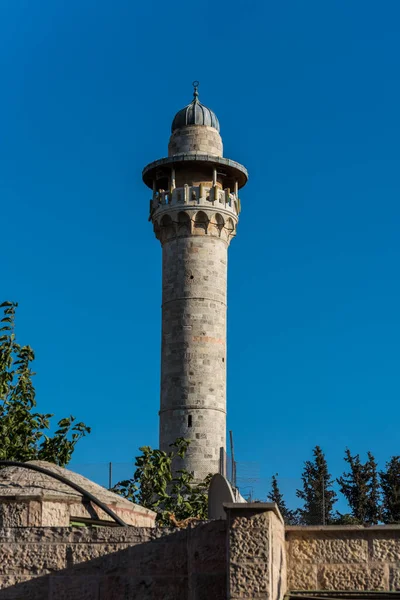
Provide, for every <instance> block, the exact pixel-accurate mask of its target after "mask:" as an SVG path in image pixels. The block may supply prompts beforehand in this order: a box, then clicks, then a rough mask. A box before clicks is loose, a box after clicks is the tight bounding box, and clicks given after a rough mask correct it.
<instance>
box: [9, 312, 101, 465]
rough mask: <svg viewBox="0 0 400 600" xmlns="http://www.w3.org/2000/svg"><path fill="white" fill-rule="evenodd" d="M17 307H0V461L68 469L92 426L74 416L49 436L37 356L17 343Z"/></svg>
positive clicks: (61, 421) (61, 423) (48, 420)
mask: <svg viewBox="0 0 400 600" xmlns="http://www.w3.org/2000/svg"><path fill="white" fill-rule="evenodd" d="M17 306H18V304H17V303H15V302H8V301H7V302H3V303H2V304H1V305H0V308H1V309H2V311H3V317H2V319H1V320H0V323H1V327H0V439H1V445H0V460H16V461H21V462H24V461H28V460H47V461H49V462H53V463H55V464H57V465H60V466H65V465H66V464H68V462H69V461H70V460H71V457H72V454H73V452H74V450H75V447H76V444H77V443H78V442H79V440H80V439H81V438H82V437H84V436H85V435H86V434H88V433H90V427H87V425H85V424H84V423H82V422H77V421H76V419H75V417H73V416H72V415H71V416H68V417H64V418H63V419H61V420H59V421H58V424H57V427H56V428H55V431H54V433H53V434H50V430H51V427H52V421H51V420H52V417H53V416H54V415H53V414H51V413H40V412H37V411H36V393H35V387H34V385H33V383H32V378H33V377H34V375H35V373H34V372H33V371H32V368H31V365H32V362H33V361H34V359H35V354H34V351H33V350H32V348H31V347H30V346H23V345H21V344H19V343H18V342H17V338H16V333H15V313H16V309H17Z"/></svg>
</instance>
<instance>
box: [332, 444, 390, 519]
mask: <svg viewBox="0 0 400 600" xmlns="http://www.w3.org/2000/svg"><path fill="white" fill-rule="evenodd" d="M344 460H345V461H346V462H347V464H348V465H349V467H350V470H349V472H348V473H343V475H342V477H339V478H338V480H337V481H338V483H339V486H340V491H341V492H342V494H343V495H344V497H345V498H346V500H347V502H348V505H349V507H350V510H351V515H352V517H353V518H354V520H355V522H357V523H360V524H361V525H362V524H369V525H373V524H376V523H377V522H378V521H379V514H380V506H379V499H380V492H379V479H378V473H377V464H376V462H375V459H374V457H373V455H372V454H371V452H368V460H367V461H366V462H365V463H362V462H361V460H360V455H359V454H355V455H354V456H352V454H351V452H350V450H349V449H348V448H347V449H346V452H345V459H344Z"/></svg>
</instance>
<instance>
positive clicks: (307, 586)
mask: <svg viewBox="0 0 400 600" xmlns="http://www.w3.org/2000/svg"><path fill="white" fill-rule="evenodd" d="M288 578H289V579H288V588H289V590H316V589H318V587H317V566H316V565H310V564H304V563H300V564H297V565H294V566H293V567H292V568H289V571H288Z"/></svg>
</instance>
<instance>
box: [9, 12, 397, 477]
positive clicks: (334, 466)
mask: <svg viewBox="0 0 400 600" xmlns="http://www.w3.org/2000/svg"><path fill="white" fill-rule="evenodd" d="M0 57H1V58H0V61H1V63H0V64H1V83H2V86H1V87H2V91H1V94H0V115H1V116H0V119H1V123H0V132H1V133H0V135H1V146H0V153H1V155H0V194H1V196H0V197H1V219H2V228H1V232H2V234H1V241H2V244H1V245H2V257H3V258H2V280H1V284H2V285H1V299H12V300H15V301H18V302H19V303H20V308H19V311H18V334H19V337H20V341H21V342H25V343H29V344H30V345H31V346H32V347H33V348H34V349H35V351H36V354H37V361H36V365H35V366H36V370H37V372H38V375H37V378H36V385H37V393H38V403H39V408H40V409H41V410H43V411H46V412H47V411H55V412H56V416H57V417H62V416H64V415H65V414H68V413H72V414H74V415H76V416H77V417H79V419H82V420H84V421H85V422H87V423H88V424H90V425H91V426H92V428H93V433H92V434H91V436H90V437H89V438H87V439H86V440H85V441H83V442H82V443H81V446H80V448H79V449H78V450H77V453H76V457H75V462H76V463H91V462H102V461H110V460H112V461H116V462H122V461H128V460H130V459H131V458H132V457H134V456H135V454H136V453H137V448H138V446H140V445H143V444H150V445H153V446H156V445H157V443H158V415H157V412H158V402H159V356H160V302H161V249H160V246H159V243H158V242H157V241H156V239H155V238H154V235H153V233H152V229H151V225H150V224H149V223H148V222H147V217H148V206H149V198H150V194H149V190H148V189H147V188H145V186H144V185H143V184H142V182H141V169H142V168H143V166H144V165H146V164H147V163H149V162H150V161H152V160H155V159H157V158H161V157H163V156H165V155H166V152H167V143H168V137H169V132H170V124H171V121H172V118H173V116H174V114H175V112H176V111H177V110H178V109H180V108H182V107H183V106H184V105H185V104H187V103H188V102H189V101H190V99H191V82H192V80H194V79H199V80H200V82H201V86H200V90H199V91H200V99H201V100H202V101H203V102H204V103H205V104H207V105H208V106H210V107H211V108H212V109H213V110H214V111H215V112H216V114H217V115H218V117H219V119H220V122H221V132H222V136H223V140H224V146H225V156H227V157H229V158H232V159H235V160H238V161H239V162H241V163H243V164H244V165H246V167H247V168H248V170H249V173H250V180H249V183H248V185H247V187H246V188H245V189H244V190H243V193H242V208H243V212H242V215H241V220H240V224H239V232H238V236H237V238H236V239H235V241H234V242H233V243H232V245H231V248H230V258H229V302H228V304H229V311H228V312H229V320H228V338H229V339H228V408H229V412H228V427H229V428H230V429H233V431H234V436H235V444H236V454H237V458H238V459H239V460H240V461H253V460H255V461H259V462H260V463H261V464H262V467H261V471H260V473H261V475H262V476H269V475H270V474H271V473H274V472H276V471H278V472H279V474H280V475H281V476H283V477H285V478H286V477H287V478H291V477H298V476H299V475H300V472H301V468H302V462H303V460H305V459H307V458H309V456H310V453H311V449H312V447H313V446H314V445H315V444H317V443H318V444H320V445H321V446H322V447H323V449H324V450H325V451H326V454H327V457H328V460H329V464H330V467H331V470H332V471H333V473H334V474H335V475H337V474H339V473H340V472H341V470H342V467H343V462H342V457H343V453H344V448H345V447H346V446H349V447H350V448H351V449H352V450H353V451H354V452H360V453H365V452H366V451H367V450H368V449H371V450H372V451H373V452H374V453H375V454H376V457H377V458H378V460H379V462H380V464H381V465H383V463H384V462H385V460H387V459H388V458H389V457H390V456H391V455H393V454H400V443H399V435H398V429H399V413H400V403H399V396H400V369H399V340H400V312H399V307H400V281H399V260H400V242H399V225H400V202H399V200H400V178H399V174H400V168H399V167H400V143H399V140H400V116H399V115H400V108H399V107H400V81H399V72H400V4H399V3H398V2H397V1H395V0H391V1H390V0H386V1H385V2H382V3H379V4H378V3H377V2H371V1H366V0H363V1H351V2H349V1H348V0H342V1H333V2H329V3H327V2H321V1H320V0H318V1H307V2H297V1H286V2H272V1H266V2H265V1H261V0H257V1H255V0H249V1H248V2H243V3H242V2H238V1H236V0H230V1H225V2H218V1H217V2H203V3H200V4H199V3H198V2H197V3H196V2H195V3H190V2H184V1H171V2H161V1H157V2H155V1H151V0H150V1H148V2H144V3H139V2H136V1H134V0H118V1H114V2H111V1H110V0H108V1H105V0H96V1H95V0H68V1H61V0H37V1H35V2H32V0H3V2H1V6H0Z"/></svg>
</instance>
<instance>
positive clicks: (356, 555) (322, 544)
mask: <svg viewBox="0 0 400 600" xmlns="http://www.w3.org/2000/svg"><path fill="white" fill-rule="evenodd" d="M289 551H290V560H291V561H293V562H305V563H313V564H322V563H366V562H367V561H368V541H367V540H366V539H361V538H359V539H357V538H356V539H351V538H349V537H345V538H344V539H343V538H342V539H339V538H328V537H318V538H310V537H308V536H305V537H304V538H300V539H293V540H291V541H290V550H289Z"/></svg>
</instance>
